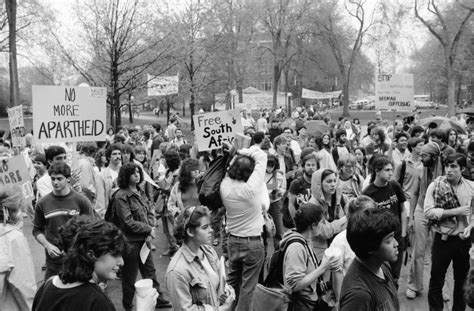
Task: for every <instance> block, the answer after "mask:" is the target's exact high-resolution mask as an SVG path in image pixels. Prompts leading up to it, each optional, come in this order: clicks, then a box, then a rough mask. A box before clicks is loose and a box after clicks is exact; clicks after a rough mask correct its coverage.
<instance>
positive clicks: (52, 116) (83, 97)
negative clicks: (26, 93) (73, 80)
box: [33, 85, 107, 143]
mask: <svg viewBox="0 0 474 311" xmlns="http://www.w3.org/2000/svg"><path fill="white" fill-rule="evenodd" d="M106 99H107V89H106V88H105V87H75V86H44V85H33V135H34V137H35V139H36V141H38V142H42V143H57V142H79V141H105V135H106Z"/></svg>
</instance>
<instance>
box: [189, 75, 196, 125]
mask: <svg viewBox="0 0 474 311" xmlns="http://www.w3.org/2000/svg"><path fill="white" fill-rule="evenodd" d="M194 100H195V98H194V80H193V79H191V99H190V101H189V108H190V110H191V131H194V118H193V116H194V105H195V103H194Z"/></svg>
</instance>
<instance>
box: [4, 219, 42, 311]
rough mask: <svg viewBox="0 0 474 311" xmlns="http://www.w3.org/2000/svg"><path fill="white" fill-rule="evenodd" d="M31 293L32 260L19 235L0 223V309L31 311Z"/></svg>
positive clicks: (23, 240) (15, 227)
mask: <svg viewBox="0 0 474 311" xmlns="http://www.w3.org/2000/svg"><path fill="white" fill-rule="evenodd" d="M35 293H36V282H35V269H34V265H33V258H32V257H31V252H30V247H29V246H28V242H27V240H26V238H25V236H24V235H23V232H22V231H21V229H20V228H19V227H18V226H16V225H11V224H0V309H2V310H8V311H17V310H21V311H23V310H25V311H27V310H31V308H32V307H33V298H34V297H35Z"/></svg>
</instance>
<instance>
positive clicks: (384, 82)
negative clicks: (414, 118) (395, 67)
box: [375, 74, 415, 111]
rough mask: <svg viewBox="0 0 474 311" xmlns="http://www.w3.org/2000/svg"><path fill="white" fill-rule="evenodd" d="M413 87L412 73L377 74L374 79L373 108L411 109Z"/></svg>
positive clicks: (412, 106) (412, 105)
mask: <svg viewBox="0 0 474 311" xmlns="http://www.w3.org/2000/svg"><path fill="white" fill-rule="evenodd" d="M414 94H415V88H414V83H413V75H412V74H393V75H378V76H377V78H376V80H375V108H376V109H386V110H397V111H402V110H412V109H413V108H414V107H415V106H414V104H413V102H414V100H413V97H414Z"/></svg>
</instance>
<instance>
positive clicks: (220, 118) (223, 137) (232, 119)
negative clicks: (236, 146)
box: [193, 110, 243, 151]
mask: <svg viewBox="0 0 474 311" xmlns="http://www.w3.org/2000/svg"><path fill="white" fill-rule="evenodd" d="M193 120H194V127H195V130H194V136H195V141H196V142H197V144H198V149H199V151H206V150H213V149H219V148H221V147H222V143H223V142H224V141H228V142H230V143H232V142H233V141H234V139H235V138H234V137H235V133H242V132H243V128H242V120H241V118H240V111H239V110H226V111H219V112H211V113H204V114H198V115H194V116H193Z"/></svg>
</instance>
